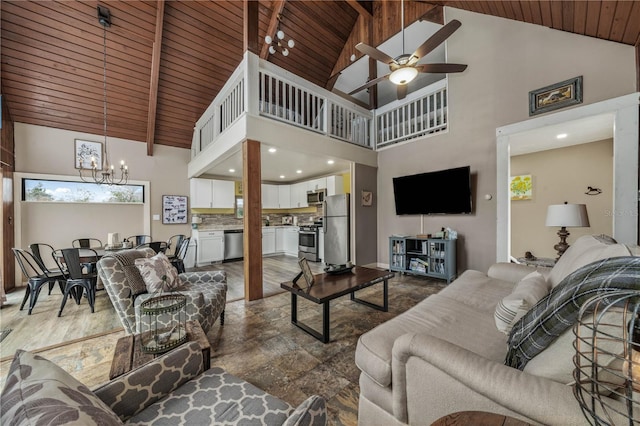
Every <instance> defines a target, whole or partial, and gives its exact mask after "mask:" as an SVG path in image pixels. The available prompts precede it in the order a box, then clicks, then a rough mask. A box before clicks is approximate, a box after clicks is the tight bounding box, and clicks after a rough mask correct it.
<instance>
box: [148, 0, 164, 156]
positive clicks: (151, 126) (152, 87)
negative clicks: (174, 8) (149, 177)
mask: <svg viewBox="0 0 640 426" xmlns="http://www.w3.org/2000/svg"><path fill="white" fill-rule="evenodd" d="M163 24H164V0H158V6H157V9H156V32H155V37H154V40H153V53H152V55H151V80H150V82H149V112H148V116H147V155H149V156H152V155H153V142H154V140H155V137H156V113H157V109H158V84H159V81H160V80H159V79H160V55H161V54H162V28H163Z"/></svg>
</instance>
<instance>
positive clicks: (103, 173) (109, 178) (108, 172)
mask: <svg viewBox="0 0 640 426" xmlns="http://www.w3.org/2000/svg"><path fill="white" fill-rule="evenodd" d="M97 10H98V22H99V23H100V25H102V28H103V35H102V42H103V44H102V46H103V48H102V58H103V62H102V63H103V66H102V94H103V132H104V161H103V164H102V168H101V169H99V168H98V161H97V159H96V158H94V157H92V158H91V168H90V170H91V176H84V175H83V174H82V170H83V169H82V168H80V169H79V170H78V173H79V174H80V179H82V181H83V182H88V183H96V184H98V185H102V184H105V185H126V184H127V182H128V181H129V167H128V166H127V165H126V164H125V162H124V160H122V161H120V167H119V170H120V176H119V177H117V176H116V170H115V167H114V165H113V164H111V163H110V162H109V150H108V147H107V27H110V26H111V12H110V11H109V9H108V8H106V7H104V6H100V5H98V7H97Z"/></svg>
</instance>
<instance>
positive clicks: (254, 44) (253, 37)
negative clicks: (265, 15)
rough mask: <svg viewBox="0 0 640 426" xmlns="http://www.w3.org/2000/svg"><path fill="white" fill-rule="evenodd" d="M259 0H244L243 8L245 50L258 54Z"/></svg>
mask: <svg viewBox="0 0 640 426" xmlns="http://www.w3.org/2000/svg"><path fill="white" fill-rule="evenodd" d="M258 7H259V3H258V0H244V8H243V22H242V28H243V40H242V42H243V47H244V49H243V52H247V51H249V52H251V53H254V54H256V55H257V54H258V51H259V49H258V17H259V13H258Z"/></svg>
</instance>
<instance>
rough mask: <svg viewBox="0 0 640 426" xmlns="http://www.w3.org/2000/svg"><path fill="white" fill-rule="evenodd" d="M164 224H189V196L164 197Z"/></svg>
mask: <svg viewBox="0 0 640 426" xmlns="http://www.w3.org/2000/svg"><path fill="white" fill-rule="evenodd" d="M162 223H163V224H164V225H173V224H182V223H187V196H186V195H163V196H162Z"/></svg>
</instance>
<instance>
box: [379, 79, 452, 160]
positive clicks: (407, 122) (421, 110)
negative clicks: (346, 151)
mask: <svg viewBox="0 0 640 426" xmlns="http://www.w3.org/2000/svg"><path fill="white" fill-rule="evenodd" d="M375 117H376V118H375V136H376V148H382V147H385V146H388V145H392V144H396V143H398V142H402V141H406V140H409V139H413V138H417V137H420V136H424V135H427V134H430V133H435V132H439V131H442V130H444V129H446V128H447V83H446V79H444V80H440V81H438V82H436V83H434V84H432V85H430V86H427V87H425V88H423V89H421V90H418V91H416V92H414V93H411V94H410V95H409V96H407V98H406V99H404V100H402V101H396V102H393V103H391V104H388V105H385V106H384V107H382V108H378V109H377V110H376V114H375Z"/></svg>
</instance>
